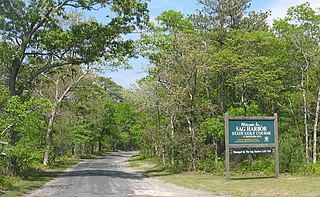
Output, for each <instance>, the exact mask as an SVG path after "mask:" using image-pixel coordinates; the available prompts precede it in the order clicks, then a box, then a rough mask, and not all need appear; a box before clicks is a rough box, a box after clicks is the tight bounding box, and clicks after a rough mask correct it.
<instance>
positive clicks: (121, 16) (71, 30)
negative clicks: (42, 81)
mask: <svg viewBox="0 0 320 197" xmlns="http://www.w3.org/2000/svg"><path fill="white" fill-rule="evenodd" d="M101 8H108V9H109V10H111V11H112V14H111V16H112V17H110V16H107V19H108V23H107V24H101V23H99V22H97V21H95V20H92V19H91V20H83V19H80V18H79V19H77V22H76V23H70V21H69V19H71V18H72V17H73V14H74V12H72V11H71V12H70V11H69V10H76V11H78V10H87V11H90V10H100V9H101ZM73 19H74V18H73ZM147 21H148V12H147V4H146V3H143V2H140V1H136V0H125V1H115V0H114V1H109V0H102V1H100V0H99V1H92V0H84V1H77V0H63V1H60V0H59V1H58V0H49V1H33V0H32V1H24V0H17V1H7V0H1V1H0V27H1V28H0V46H1V48H2V49H3V48H6V53H0V55H1V56H0V59H1V65H2V66H3V67H2V68H5V69H4V70H5V72H6V75H5V76H4V77H3V78H4V80H6V83H5V84H6V85H7V87H8V89H9V92H10V95H11V96H22V94H23V93H24V91H25V90H26V89H30V87H31V86H33V85H36V84H35V83H36V79H37V77H38V76H39V75H40V74H42V73H44V72H47V71H48V70H51V69H53V68H57V67H61V66H65V65H81V64H89V63H98V62H99V63H106V64H107V65H119V64H120V63H121V62H122V63H123V62H125V58H126V57H132V56H134V47H133V42H132V41H131V40H123V39H121V36H122V35H124V34H127V33H130V32H133V31H134V30H136V29H139V28H142V27H143V26H144V25H145V24H146V22H147ZM15 135H16V134H15V131H14V129H13V128H11V130H10V132H9V136H10V137H9V139H10V140H9V143H10V145H11V146H12V145H14V144H16V141H15V140H16V138H15V137H14V136H15Z"/></svg>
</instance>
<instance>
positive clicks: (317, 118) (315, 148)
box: [312, 88, 320, 163]
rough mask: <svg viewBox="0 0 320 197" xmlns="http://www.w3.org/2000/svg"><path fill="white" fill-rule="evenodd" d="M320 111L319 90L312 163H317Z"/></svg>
mask: <svg viewBox="0 0 320 197" xmlns="http://www.w3.org/2000/svg"><path fill="white" fill-rule="evenodd" d="M319 110H320V88H319V89H318V100H317V107H316V114H315V119H314V127H313V154H312V163H316V162H317V128H318V120H319Z"/></svg>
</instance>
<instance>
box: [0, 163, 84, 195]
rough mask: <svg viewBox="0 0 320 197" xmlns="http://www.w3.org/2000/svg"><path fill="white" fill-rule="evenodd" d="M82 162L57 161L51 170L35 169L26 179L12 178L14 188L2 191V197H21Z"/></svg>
mask: <svg viewBox="0 0 320 197" xmlns="http://www.w3.org/2000/svg"><path fill="white" fill-rule="evenodd" d="M80 161H81V160H79V159H74V160H64V161H57V162H56V164H55V165H54V166H51V168H50V169H49V168H43V169H34V170H32V172H30V175H29V176H28V177H27V178H25V179H20V178H17V177H12V180H11V181H12V183H13V187H12V188H11V189H10V190H8V191H2V193H0V196H10V197H11V196H12V197H13V196H21V195H23V194H25V193H28V192H30V191H31V190H34V189H37V188H39V187H41V186H42V185H44V184H45V183H47V182H48V181H50V180H52V179H53V178H55V177H57V176H59V175H60V174H61V173H62V172H63V171H64V170H65V169H67V168H68V167H70V166H72V165H75V164H77V163H79V162H80Z"/></svg>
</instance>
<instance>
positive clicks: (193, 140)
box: [187, 95, 197, 171]
mask: <svg viewBox="0 0 320 197" xmlns="http://www.w3.org/2000/svg"><path fill="white" fill-rule="evenodd" d="M190 99H191V112H190V117H187V121H188V125H189V132H190V137H191V149H192V153H191V160H192V170H194V171H195V170H196V169H197V167H196V151H197V148H196V138H195V114H194V112H195V102H194V95H190Z"/></svg>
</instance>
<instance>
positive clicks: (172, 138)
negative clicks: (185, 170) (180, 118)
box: [170, 112, 176, 166]
mask: <svg viewBox="0 0 320 197" xmlns="http://www.w3.org/2000/svg"><path fill="white" fill-rule="evenodd" d="M175 116H176V114H175V113H174V112H173V113H172V114H171V117H170V129H171V141H172V148H171V164H172V166H174V149H175V147H174V144H175V143H174V122H175Z"/></svg>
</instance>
